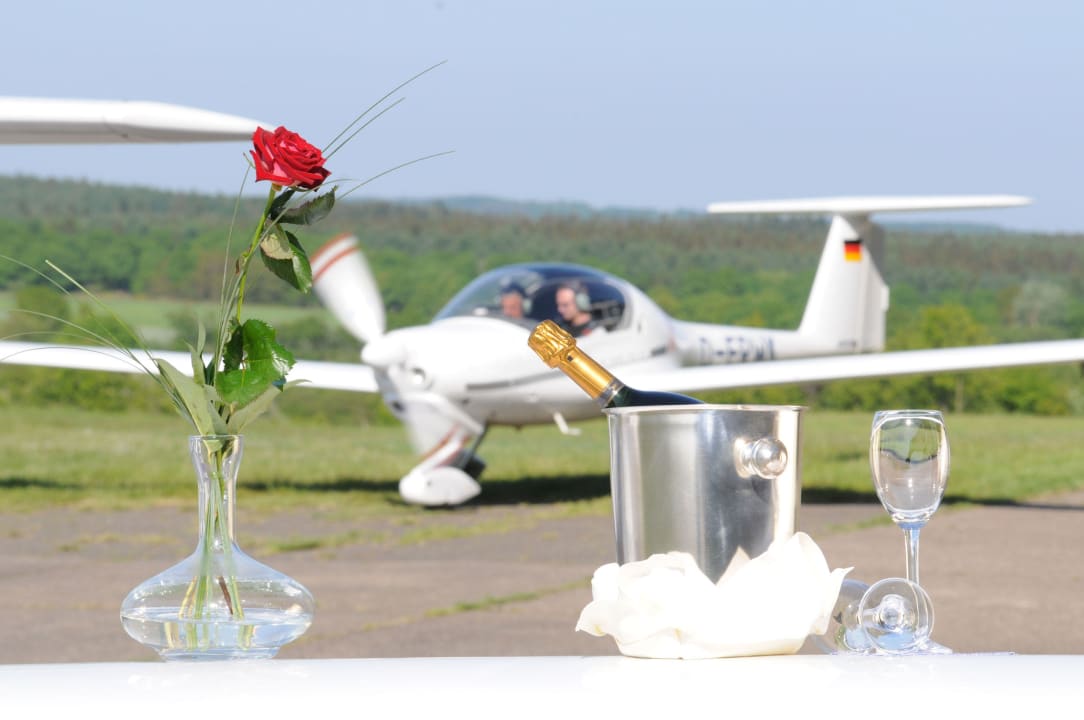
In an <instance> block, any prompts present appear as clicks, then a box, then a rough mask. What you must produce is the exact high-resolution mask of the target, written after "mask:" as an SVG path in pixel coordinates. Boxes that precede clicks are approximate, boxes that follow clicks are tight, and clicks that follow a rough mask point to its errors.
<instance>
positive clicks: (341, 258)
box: [312, 235, 485, 505]
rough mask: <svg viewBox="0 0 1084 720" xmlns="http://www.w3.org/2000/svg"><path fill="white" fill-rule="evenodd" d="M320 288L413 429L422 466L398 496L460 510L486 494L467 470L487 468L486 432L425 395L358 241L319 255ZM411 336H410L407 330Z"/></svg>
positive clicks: (316, 276)
mask: <svg viewBox="0 0 1084 720" xmlns="http://www.w3.org/2000/svg"><path fill="white" fill-rule="evenodd" d="M312 277H313V289H314V290H315V292H316V294H317V296H318V297H319V298H320V301H321V302H322V303H323V304H324V307H326V308H327V309H328V310H329V311H330V312H331V314H332V315H334V316H335V317H336V318H337V319H338V321H339V322H341V323H342V324H343V327H345V328H346V330H347V331H348V332H349V333H350V334H351V335H353V336H354V337H356V338H357V339H358V340H361V342H362V343H364V347H363V348H362V351H361V359H362V362H364V363H365V364H366V365H368V366H370V367H371V368H373V369H374V371H375V375H376V381H377V385H378V386H379V387H380V390H381V393H382V394H383V395H384V400H385V402H386V403H388V405H389V407H391V408H392V411H393V412H394V413H395V414H396V416H397V417H399V419H400V420H401V421H402V422H403V424H404V425H405V426H406V427H407V429H408V431H409V433H410V436H411V443H412V444H413V445H414V447H415V449H416V450H418V451H419V453H421V454H423V459H422V461H421V462H420V463H419V464H418V465H417V466H416V467H415V468H414V469H412V470H411V471H410V472H409V473H407V474H406V475H405V476H404V477H402V478H401V479H400V481H399V494H400V495H402V497H403V499H405V500H406V501H407V502H411V503H416V504H419V505H458V504H460V503H463V502H466V501H467V500H469V499H470V498H472V497H474V496H475V495H477V494H478V493H479V492H481V490H482V488H481V486H480V485H479V484H478V481H477V480H476V479H475V478H474V477H472V476H471V475H470V474H469V473H468V472H467V471H466V469H465V468H466V466H471V465H473V466H476V467H477V472H480V471H481V469H480V468H481V467H484V463H481V460H480V459H479V458H476V457H475V456H474V454H473V452H472V451H471V450H468V449H467V448H468V447H469V445H470V442H471V440H472V439H473V438H476V437H480V436H481V435H483V434H484V432H485V427H484V426H483V425H480V424H479V423H478V422H477V421H476V420H474V419H473V418H471V417H470V416H469V415H467V414H466V413H464V412H462V411H461V410H459V409H458V408H456V407H455V406H453V405H452V404H450V403H448V402H447V400H444V399H443V398H441V397H439V396H434V395H433V394H432V393H429V392H426V390H425V384H424V383H423V379H424V378H425V373H424V371H422V370H420V369H418V368H413V369H412V368H410V367H408V366H409V365H410V349H409V348H408V344H407V342H406V341H405V339H404V336H403V333H404V330H396V331H393V332H391V333H387V334H385V330H386V327H385V323H386V318H385V312H384V301H383V300H382V299H381V297H380V290H379V288H378V287H377V285H376V279H375V278H374V277H373V273H372V270H371V269H370V268H369V263H368V262H367V261H366V259H365V255H364V253H363V252H362V250H361V247H360V246H359V245H358V240H357V238H356V237H354V236H351V235H344V236H340V237H338V238H335V239H334V240H332V241H330V242H329V243H327V244H326V245H324V246H323V247H322V248H320V249H319V250H317V251H316V252H315V253H314V254H313V256H312ZM406 332H409V331H406Z"/></svg>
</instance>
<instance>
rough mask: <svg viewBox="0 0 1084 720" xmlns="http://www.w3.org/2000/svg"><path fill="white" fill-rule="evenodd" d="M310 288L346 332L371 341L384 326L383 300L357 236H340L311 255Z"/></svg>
mask: <svg viewBox="0 0 1084 720" xmlns="http://www.w3.org/2000/svg"><path fill="white" fill-rule="evenodd" d="M312 279H313V283H312V286H313V289H314V290H315V291H316V295H317V296H318V297H319V298H320V301H321V302H322V303H323V304H324V307H326V308H327V309H328V310H330V311H331V314H332V315H334V316H335V317H336V318H337V319H338V320H339V322H341V323H342V324H343V327H345V328H346V330H347V332H349V333H350V334H351V335H353V336H354V337H356V338H357V339H359V340H361V341H362V342H363V343H370V342H372V341H373V340H375V339H377V338H379V337H381V336H382V335H383V334H384V329H385V315H384V301H383V299H381V297H380V289H379V288H378V287H377V286H376V279H375V278H374V277H373V271H372V270H371V269H370V268H369V263H368V261H366V259H365V255H364V253H362V252H361V247H360V246H359V245H358V239H357V238H356V237H354V236H352V235H342V236H339V237H337V238H335V239H334V240H332V241H331V242H329V243H327V244H326V245H324V246H323V247H322V248H320V249H319V250H317V251H316V252H315V253H314V254H313V256H312Z"/></svg>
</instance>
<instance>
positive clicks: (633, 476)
mask: <svg viewBox="0 0 1084 720" xmlns="http://www.w3.org/2000/svg"><path fill="white" fill-rule="evenodd" d="M803 409H804V408H801V407H797V406H790V405H784V406H777V405H665V406H651V407H625V408H614V409H609V410H606V411H605V412H606V414H607V416H609V423H610V488H611V494H612V497H613V505H614V529H615V532H616V535H617V560H618V562H620V563H626V562H630V561H633V560H643V559H645V558H647V557H648V556H649V555H651V554H653V553H664V552H669V551H671V550H682V551H685V552H688V553H690V554H691V555H692V556H693V557H694V558H696V561H697V563H698V564H699V565H700V568H701V569H702V570H703V571H704V573H705V574H706V575H707V576H708V577H709V578H711V579H712V580H713V581H714V580H718V579H719V577H720V576H721V575H722V574H723V571H724V570H726V568H727V566H728V565H729V564H730V561H731V559H732V558H733V557H734V554H735V553H736V552H737V551H738V549H739V548H740V549H742V550H743V551H744V552H745V553H746V554H747V555H748V556H749V557H750V558H752V557H756V556H757V555H760V554H761V553H762V552H764V551H765V550H766V549H767V548H768V546H769V545H770V544H771V543H772V541H774V540H786V539H787V538H789V537H790V536H791V535H793V534H794V531H795V528H796V523H797V517H798V505H799V498H800V482H801V477H800V474H799V459H800V456H799V447H800V443H801V412H802V410H803Z"/></svg>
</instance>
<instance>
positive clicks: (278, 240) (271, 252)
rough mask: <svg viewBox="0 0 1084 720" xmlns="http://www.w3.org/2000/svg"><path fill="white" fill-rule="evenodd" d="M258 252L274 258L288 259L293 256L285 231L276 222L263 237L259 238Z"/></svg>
mask: <svg viewBox="0 0 1084 720" xmlns="http://www.w3.org/2000/svg"><path fill="white" fill-rule="evenodd" d="M260 252H262V253H263V254H264V255H266V256H267V257H269V258H274V259H275V260H289V259H290V258H292V257H293V256H294V250H293V248H291V247H290V238H288V237H286V231H285V230H283V228H282V226H281V225H279V224H277V223H276V224H274V225H272V226H271V229H270V230H268V231H267V232H266V233H264V236H263V239H261V240H260Z"/></svg>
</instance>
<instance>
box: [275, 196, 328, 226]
mask: <svg viewBox="0 0 1084 720" xmlns="http://www.w3.org/2000/svg"><path fill="white" fill-rule="evenodd" d="M333 207H335V188H331V190H329V191H328V192H326V193H324V194H323V195H317V196H316V197H315V198H313V199H312V200H309V201H308V202H304V203H301V204H300V205H298V206H297V207H292V208H287V209H286V210H285V211H284V212H283V213H282V215H281V216H280V215H278V214H276V213H272V215H271V218H272V219H274V220H277V221H278V222H280V223H289V224H290V225H313V224H315V223H318V222H320V221H321V220H323V219H324V218H326V217H327V216H328V215H329V214H330V213H331V209H332V208H333Z"/></svg>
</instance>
